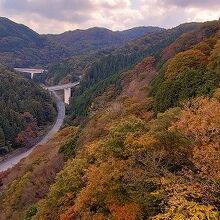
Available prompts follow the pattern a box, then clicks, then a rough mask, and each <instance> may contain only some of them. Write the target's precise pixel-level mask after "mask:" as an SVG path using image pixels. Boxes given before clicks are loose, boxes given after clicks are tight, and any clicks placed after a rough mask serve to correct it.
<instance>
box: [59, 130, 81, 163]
mask: <svg viewBox="0 0 220 220" xmlns="http://www.w3.org/2000/svg"><path fill="white" fill-rule="evenodd" d="M78 139H79V134H78V133H76V134H75V135H74V136H73V137H72V138H70V139H69V140H67V141H66V142H65V143H63V144H62V145H61V147H60V150H59V153H62V154H63V155H64V159H65V160H68V159H69V158H71V157H73V156H74V155H75V153H76V146H77V142H78Z"/></svg>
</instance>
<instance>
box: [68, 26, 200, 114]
mask: <svg viewBox="0 0 220 220" xmlns="http://www.w3.org/2000/svg"><path fill="white" fill-rule="evenodd" d="M199 26H200V24H199V23H188V24H183V25H180V26H178V27H175V28H172V29H170V30H165V31H161V32H158V33H151V34H147V35H146V36H143V37H141V38H139V39H137V40H133V41H131V42H129V43H127V44H126V46H124V47H121V48H118V49H115V50H112V51H111V52H110V53H109V54H108V53H107V54H104V55H103V56H102V57H101V58H99V57H98V59H97V60H96V62H93V63H92V64H91V65H89V67H88V66H87V70H86V74H85V76H84V77H83V80H82V82H81V86H80V88H79V89H78V90H77V92H76V93H75V95H76V97H75V98H74V97H73V99H72V102H71V104H70V111H72V112H73V114H74V115H85V114H87V112H88V108H89V106H90V105H91V103H92V99H93V98H95V97H96V96H97V95H99V94H101V93H102V91H103V88H105V86H106V85H107V84H113V83H116V81H117V77H118V75H119V74H120V73H121V72H122V71H124V70H127V69H129V68H131V67H132V66H133V65H135V64H136V63H137V62H139V61H140V60H141V59H143V58H144V57H146V56H151V55H154V56H156V59H159V57H157V56H158V55H159V54H160V52H161V51H162V50H163V49H164V48H165V47H167V46H168V45H169V44H171V43H172V42H174V41H175V40H176V39H177V38H178V37H180V36H181V35H182V34H183V33H187V32H192V31H195V30H196V29H197V28H199ZM93 56H94V55H93ZM94 57H95V56H94Z"/></svg>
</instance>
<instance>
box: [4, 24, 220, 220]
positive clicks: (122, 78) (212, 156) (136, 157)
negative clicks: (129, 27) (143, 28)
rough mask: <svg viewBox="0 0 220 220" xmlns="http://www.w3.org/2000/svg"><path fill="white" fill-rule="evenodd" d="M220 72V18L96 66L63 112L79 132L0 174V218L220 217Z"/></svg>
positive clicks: (70, 129) (68, 132) (71, 130)
mask: <svg viewBox="0 0 220 220" xmlns="http://www.w3.org/2000/svg"><path fill="white" fill-rule="evenodd" d="M119 51H121V52H122V53H121V54H119ZM124 52H126V53H124ZM219 72H220V21H212V22H205V23H202V24H185V25H181V26H179V27H177V28H174V29H171V30H169V31H165V32H161V33H160V34H157V35H154V34H152V35H149V36H145V37H143V38H142V39H139V40H138V41H133V42H131V43H129V44H128V45H127V46H126V47H124V48H121V49H119V50H117V51H115V53H112V54H111V55H106V57H104V58H100V59H99V61H98V62H97V61H95V62H94V63H93V65H92V68H90V69H88V72H87V73H86V75H85V76H84V80H83V82H82V86H81V87H80V88H79V90H78V91H77V92H76V94H75V96H74V97H73V100H72V104H71V106H70V108H69V109H68V110H69V114H70V116H72V117H70V118H69V120H70V121H69V122H72V124H75V125H77V126H66V127H65V128H64V129H63V130H61V131H60V132H59V133H58V134H57V135H56V136H55V137H54V138H53V140H51V141H50V142H49V143H48V144H46V145H43V146H40V147H39V148H37V149H35V151H34V152H33V154H32V155H30V156H29V157H28V158H26V159H25V160H23V161H22V162H21V163H20V164H18V165H17V166H15V167H14V168H13V169H12V170H10V171H7V172H4V173H1V175H0V181H1V184H0V185H1V188H0V189H1V194H0V210H1V216H0V219H1V220H7V219H10V220H17V219H25V220H30V219H32V220H42V219H43V220H74V219H76V220H78V219H82V220H84V219H85V220H90V219H91V220H106V219H107V220H111V219H115V220H219V218H220V203H219V201H220V200H219V192H220V185H219V182H220V75H219Z"/></svg>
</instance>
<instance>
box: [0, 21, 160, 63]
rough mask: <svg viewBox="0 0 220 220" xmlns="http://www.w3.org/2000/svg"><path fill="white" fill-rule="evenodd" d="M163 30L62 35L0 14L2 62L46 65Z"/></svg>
mask: <svg viewBox="0 0 220 220" xmlns="http://www.w3.org/2000/svg"><path fill="white" fill-rule="evenodd" d="M161 30H162V29H161V28H157V27H141V28H134V29H131V30H127V31H121V32H113V31H110V30H108V29H105V28H90V29H88V30H75V31H69V32H65V33H63V34H59V35H40V34H38V33H36V32H34V31H33V30H31V29H30V28H28V27H26V26H24V25H22V24H17V23H15V22H13V21H11V20H9V19H7V18H4V17H0V63H2V64H5V65H7V66H10V67H15V66H16V67H33V66H36V65H39V66H45V65H47V64H49V63H53V62H55V61H59V60H61V59H63V58H68V57H71V56H73V55H81V54H85V53H88V52H89V53H90V52H94V51H97V50H102V49H106V48H110V47H116V46H121V45H123V44H125V43H126V42H128V41H129V40H132V39H134V38H137V37H140V36H141V35H144V34H147V33H151V32H155V31H161Z"/></svg>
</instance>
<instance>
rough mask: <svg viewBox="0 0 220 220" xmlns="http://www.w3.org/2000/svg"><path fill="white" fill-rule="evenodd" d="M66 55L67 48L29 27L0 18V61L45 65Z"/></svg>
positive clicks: (9, 63)
mask: <svg viewBox="0 0 220 220" xmlns="http://www.w3.org/2000/svg"><path fill="white" fill-rule="evenodd" d="M68 55H69V53H68V51H67V49H65V48H63V47H62V46H60V45H56V44H55V43H54V42H50V41H49V40H48V39H46V38H45V37H43V36H41V35H39V34H38V33H36V32H34V31H33V30H31V29H30V28H28V27H26V26H24V25H22V24H17V23H15V22H12V21H11V20H9V19H7V18H2V17H1V18H0V63H2V64H6V65H8V66H11V67H14V66H17V67H23V66H34V65H37V64H38V65H45V64H47V63H49V62H52V61H55V60H58V59H60V58H64V57H66V56H68Z"/></svg>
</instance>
